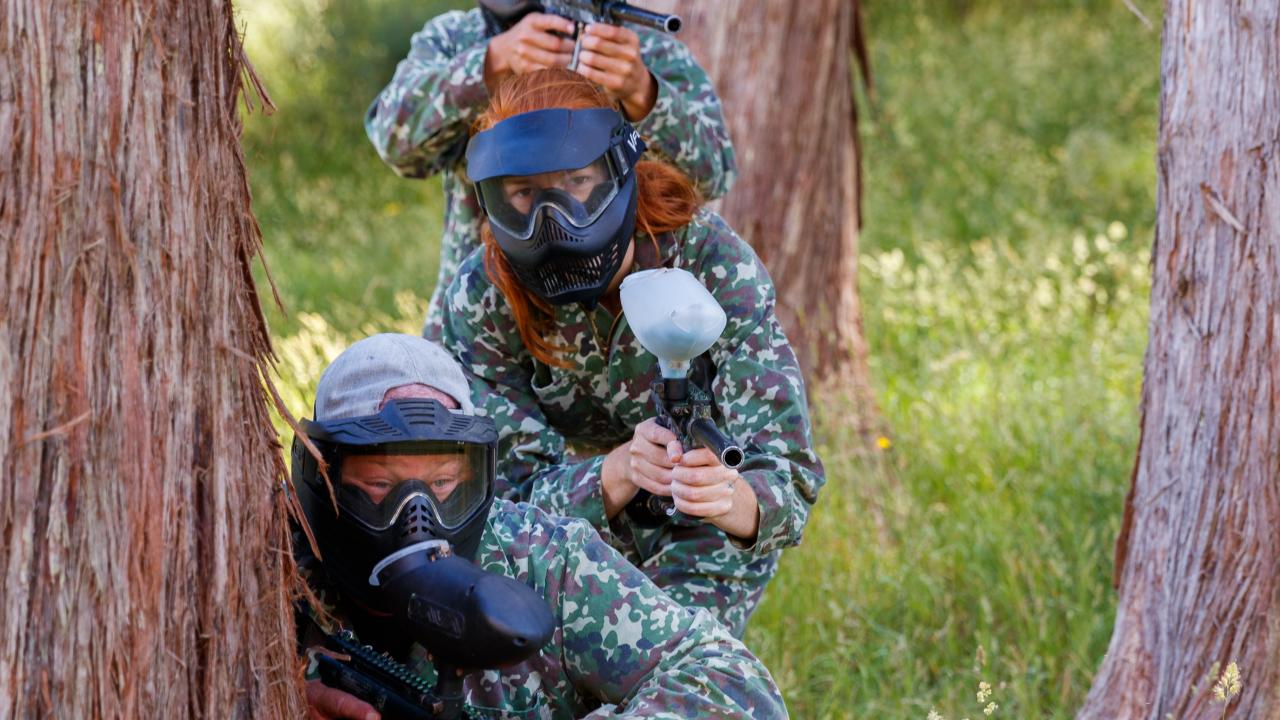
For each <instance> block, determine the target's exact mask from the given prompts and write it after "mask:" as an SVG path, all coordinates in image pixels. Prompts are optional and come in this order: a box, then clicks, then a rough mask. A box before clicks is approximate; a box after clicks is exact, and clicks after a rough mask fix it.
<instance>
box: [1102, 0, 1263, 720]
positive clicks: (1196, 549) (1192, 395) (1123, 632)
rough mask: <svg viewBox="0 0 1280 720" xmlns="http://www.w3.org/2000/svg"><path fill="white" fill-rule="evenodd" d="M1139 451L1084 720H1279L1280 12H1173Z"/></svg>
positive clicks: (1174, 2)
mask: <svg viewBox="0 0 1280 720" xmlns="http://www.w3.org/2000/svg"><path fill="white" fill-rule="evenodd" d="M1161 65H1162V67H1161V74H1162V78H1163V81H1162V92H1161V118H1160V149H1159V158H1158V159H1159V163H1158V173H1159V177H1158V183H1159V187H1158V195H1157V200H1158V206H1157V208H1158V209H1157V212H1158V215H1159V217H1158V220H1157V228H1156V239H1155V249H1154V251H1153V253H1152V270H1153V273H1154V277H1153V282H1152V288H1151V321H1150V344H1149V346H1148V348H1147V355H1146V366H1145V381H1144V383H1143V391H1142V418H1141V433H1142V434H1141V441H1140V443H1139V448H1138V457H1137V464H1136V466H1135V469H1134V475H1133V480H1132V487H1131V488H1130V491H1129V497H1128V498H1127V499H1126V501H1125V517H1124V524H1123V527H1122V529H1121V534H1120V539H1119V540H1118V542H1117V546H1116V578H1117V581H1118V586H1119V593H1120V597H1119V607H1118V609H1117V612H1116V622H1115V629H1114V634H1113V635H1112V638H1111V647H1110V648H1109V650H1108V652H1107V656H1106V658H1105V659H1104V660H1103V663H1102V667H1101V669H1100V670H1099V671H1098V676H1097V677H1096V678H1095V679H1094V685H1093V688H1092V690H1091V691H1090V693H1089V696H1088V699H1087V700H1086V703H1085V706H1084V708H1083V709H1082V710H1081V711H1080V715H1079V716H1080V717H1081V718H1150V719H1151V720H1164V718H1166V717H1174V718H1178V719H1179V720H1191V719H1193V718H1218V717H1221V716H1222V713H1223V709H1224V707H1223V704H1222V703H1221V702H1220V701H1218V700H1216V699H1215V698H1214V697H1213V693H1212V690H1211V687H1212V685H1213V682H1212V680H1209V681H1208V682H1206V680H1205V675H1206V673H1207V672H1208V671H1209V670H1210V668H1211V667H1212V666H1213V665H1214V663H1219V664H1220V666H1221V667H1225V666H1226V665H1227V664H1228V663H1230V662H1232V661H1236V662H1238V663H1239V667H1240V673H1241V676H1242V679H1243V693H1242V694H1241V695H1240V696H1239V697H1238V698H1236V699H1235V700H1234V701H1233V702H1232V703H1231V704H1230V705H1229V706H1228V707H1227V710H1228V715H1229V716H1230V717H1239V718H1275V717H1280V700H1278V692H1280V685H1278V683H1277V680H1278V679H1280V677H1278V673H1280V626H1278V623H1280V560H1278V558H1280V530H1278V529H1277V528H1280V414H1278V413H1277V410H1278V408H1277V406H1278V405H1280V316H1278V315H1277V311H1278V310H1280V6H1278V5H1277V4H1276V2H1275V0H1241V1H1240V2H1232V3H1193V2H1192V1H1191V0H1170V2H1169V3H1168V6H1167V10H1166V15H1165V26H1164V53H1163V59H1162V63H1161Z"/></svg>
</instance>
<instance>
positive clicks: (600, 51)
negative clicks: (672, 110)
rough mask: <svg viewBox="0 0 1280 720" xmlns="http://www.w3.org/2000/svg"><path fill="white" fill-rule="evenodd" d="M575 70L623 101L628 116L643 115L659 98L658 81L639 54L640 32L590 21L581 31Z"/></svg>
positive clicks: (630, 118) (640, 116) (633, 118)
mask: <svg viewBox="0 0 1280 720" xmlns="http://www.w3.org/2000/svg"><path fill="white" fill-rule="evenodd" d="M577 70H578V74H580V75H582V76H583V77H585V78H586V79H588V80H590V81H591V82H593V83H595V84H597V85H599V86H601V87H603V88H604V89H605V92H607V93H609V96H610V97H612V98H613V99H614V100H617V101H619V102H621V103H622V108H623V110H625V111H626V113H627V119H628V120H630V121H632V122H636V121H639V120H642V119H644V117H645V116H646V115H648V114H649V111H650V110H652V109H653V105H654V103H656V102H657V101H658V81H656V80H654V79H653V75H651V74H649V68H648V67H646V66H645V64H644V58H642V57H640V36H639V35H636V34H635V32H633V31H632V30H629V29H627V28H624V27H621V26H618V25H609V24H607V23H592V24H590V25H588V26H587V28H586V30H585V31H584V32H583V35H582V52H581V53H580V54H579V55H578V67H577Z"/></svg>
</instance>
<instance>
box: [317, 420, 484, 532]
mask: <svg viewBox="0 0 1280 720" xmlns="http://www.w3.org/2000/svg"><path fill="white" fill-rule="evenodd" d="M494 462H495V457H494V453H493V449H492V446H489V445H479V444H476V443H464V442H454V441H422V442H405V443H395V444H387V445H370V446H367V447H364V448H361V449H360V450H359V451H358V452H353V453H348V454H347V455H346V456H345V457H344V458H343V459H342V472H341V483H342V484H341V487H340V489H339V491H338V508H339V511H340V512H342V513H349V514H350V515H351V517H352V518H354V519H355V520H356V521H358V522H359V523H361V524H363V525H365V526H366V527H367V528H369V529H370V530H373V531H383V530H386V529H388V528H390V527H391V526H392V525H394V524H395V523H396V521H397V520H398V519H400V516H401V515H402V514H404V513H406V512H413V511H414V509H415V508H421V507H422V506H423V503H420V502H412V501H413V500H414V499H415V498H423V499H425V500H426V503H425V505H426V506H427V507H429V508H430V512H431V514H432V515H433V516H434V520H435V523H436V524H437V525H438V526H439V527H441V528H443V529H445V530H456V529H458V528H460V527H462V526H464V525H466V524H467V523H468V521H470V520H471V519H472V518H473V517H474V516H475V515H476V514H477V513H478V512H482V511H483V510H484V508H485V506H486V504H487V499H488V497H489V494H490V492H491V487H492V485H493V473H494Z"/></svg>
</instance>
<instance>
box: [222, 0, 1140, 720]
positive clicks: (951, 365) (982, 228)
mask: <svg viewBox="0 0 1280 720" xmlns="http://www.w3.org/2000/svg"><path fill="white" fill-rule="evenodd" d="M447 4H448V3H436V4H430V3H429V4H428V5H430V7H425V6H423V5H421V4H419V3H418V2H412V1H410V0H365V2H363V3H357V2H337V0H329V1H328V2H326V1H325V0H283V2H282V3H270V2H268V1H267V0H254V1H253V2H249V3H247V4H245V5H244V6H243V8H244V10H243V12H244V17H245V22H246V25H247V40H248V43H249V48H250V53H251V57H252V58H253V59H254V60H255V61H256V62H257V64H258V67H259V70H260V71H261V72H262V73H263V74H264V76H265V78H266V81H267V84H268V88H269V89H271V90H272V91H273V93H274V94H275V96H276V98H277V100H278V101H279V104H280V106H281V108H280V110H279V112H277V113H276V114H275V115H274V116H272V117H252V118H250V120H249V131H248V137H247V140H246V147H247V150H248V154H249V161H250V165H251V176H252V182H253V189H254V193H255V200H256V203H255V210H256V212H257V215H258V218H259V220H260V221H261V223H262V226H263V229H264V233H265V234H266V259H267V261H268V263H269V264H270V266H271V267H272V270H273V272H274V277H275V280H276V281H277V283H278V285H279V287H280V290H281V295H282V296H283V299H284V303H285V309H286V312H283V313H281V312H278V311H275V310H272V311H271V313H270V319H271V322H272V328H273V334H274V336H275V339H276V346H277V350H278V352H279V354H280V358H281V365H280V372H281V375H280V384H281V386H282V390H283V392H284V394H285V397H286V402H287V403H288V405H289V407H290V408H291V409H292V411H293V412H295V413H299V414H303V415H305V414H308V413H309V404H310V400H311V397H312V393H313V392H314V384H315V382H316V380H317V379H318V375H319V372H320V370H321V369H322V368H323V367H324V365H325V364H326V363H327V362H328V360H329V359H331V358H332V357H333V356H334V355H336V354H337V352H339V351H340V350H341V349H342V348H343V347H344V346H345V344H346V343H348V342H349V341H351V340H353V339H356V338H358V337H360V336H362V335H364V334H366V333H368V332H373V331H379V330H387V329H397V330H401V331H405V332H416V331H417V329H418V327H419V326H420V324H421V319H422V313H423V311H424V308H425V298H426V296H427V295H428V294H429V292H430V290H431V286H432V284H433V282H434V278H435V267H436V255H437V253H438V236H439V232H440V224H441V208H440V198H439V185H438V181H437V180H429V181H426V182H411V181H406V180H401V179H399V178H397V177H395V176H394V174H392V173H391V172H390V171H389V170H387V169H385V168H384V167H383V166H382V165H381V164H380V163H379V161H378V160H377V158H376V157H375V156H374V154H373V151H372V149H371V148H370V147H369V145H368V143H367V141H366V140H365V139H364V136H363V131H362V130H361V127H360V118H361V114H362V113H363V111H364V108H365V106H366V105H367V103H368V101H369V100H371V99H372V97H373V94H374V93H376V91H377V90H378V89H379V88H380V87H381V84H382V83H384V82H385V81H386V80H387V79H389V77H390V73H391V71H392V69H393V67H394V62H395V60H396V59H398V57H399V56H400V55H401V54H403V52H404V50H405V48H406V47H407V42H408V35H409V33H410V32H411V30H412V29H413V28H415V27H416V26H417V25H419V24H420V23H421V22H422V21H424V20H425V19H426V18H427V17H429V16H430V14H431V13H432V12H433V11H434V10H435V9H436V8H438V7H443V6H444V5H447ZM455 4H457V5H462V6H466V5H469V4H470V3H467V2H459V3H455ZM1137 4H1138V5H1139V6H1140V7H1141V9H1142V10H1143V11H1144V12H1146V13H1147V15H1148V16H1149V17H1152V19H1153V20H1155V21H1157V22H1158V20H1159V19H1158V17H1157V16H1158V8H1157V7H1155V3H1154V0H1138V1H1137ZM370 8H372V9H370ZM867 13H868V16H867V21H868V32H869V36H870V41H871V47H872V52H873V67H874V70H875V73H876V79H877V88H876V92H875V94H874V97H873V102H872V104H871V105H870V106H868V105H867V104H866V103H865V102H864V103H863V114H862V121H863V124H862V128H863V150H864V162H865V171H866V183H867V185H866V198H865V204H866V226H865V229H864V235H863V238H862V244H863V248H862V257H861V276H860V278H859V280H860V285H861V292H862V298H863V303H864V310H865V318H864V320H865V324H866V331H867V336H868V340H869V342H870V346H871V363H872V373H873V381H874V383H875V386H876V391H877V394H878V400H879V402H880V405H881V408H882V410H883V412H884V415H885V421H886V426H887V427H888V428H891V430H890V431H889V433H888V435H887V437H885V438H884V439H883V442H882V443H881V445H882V448H881V449H880V450H879V451H878V452H876V453H875V454H874V455H872V456H869V457H868V456H861V455H859V454H857V453H855V452H854V451H853V449H852V439H851V438H850V437H848V432H849V431H848V430H847V428H849V427H850V423H849V422H848V419H847V418H846V417H845V416H844V414H843V413H844V409H845V407H846V406H845V405H844V404H842V403H841V401H840V399H839V398H838V397H824V398H821V399H820V400H819V401H818V402H817V405H816V406H815V408H814V410H815V420H816V425H815V427H816V435H817V442H818V444H819V448H820V451H821V453H822V456H823V458H824V460H825V462H826V465H827V470H828V476H829V482H828V485H827V489H826V490H825V491H824V492H823V495H822V497H821V498H820V501H819V504H818V506H817V507H816V509H815V511H814V514H813V517H812V520H811V523H810V525H809V528H808V531H807V533H806V538H805V542H804V544H803V545H802V546H801V547H800V548H797V549H794V550H790V551H788V552H787V553H786V554H785V555H784V558H783V564H782V570H781V573H780V575H779V577H778V578H777V579H776V580H775V581H774V582H773V584H772V585H771V586H770V588H769V590H768V592H767V594H766V596H765V600H764V602H763V603H762V605H761V608H760V610H759V612H758V613H757V615H756V617H755V618H754V619H753V621H752V625H751V627H750V628H749V630H748V633H747V638H746V639H747V643H748V645H750V646H751V647H752V648H753V649H754V650H755V651H756V652H757V653H758V654H759V655H760V656H761V657H762V659H764V661H765V662H766V664H767V665H768V666H769V667H770V669H771V670H772V671H773V672H774V674H775V677H776V678H777V680H778V682H779V684H780V685H781V687H782V689H783V691H784V693H785V695H786V697H787V701H788V704H789V706H790V708H791V710H792V714H793V716H794V717H797V718H843V717H884V718H920V719H923V718H925V717H926V716H927V715H928V713H929V712H930V710H931V709H933V708H936V711H937V712H938V713H940V714H941V715H943V716H945V717H947V718H962V717H970V718H976V717H985V716H984V715H983V714H982V708H983V707H984V705H985V704H986V702H995V703H996V704H997V705H998V706H999V707H998V708H997V709H995V710H994V711H993V715H992V717H1006V718H1040V717H1054V718H1059V717H1069V716H1071V714H1072V713H1073V711H1074V708H1075V707H1077V706H1078V705H1079V703H1080V701H1081V699H1082V698H1083V696H1084V693H1085V692H1086V690H1087V687H1088V684H1089V680H1090V677H1091V675H1092V673H1093V672H1094V670H1095V669H1096V667H1097V665H1098V662H1099V660H1100V659H1101V656H1102V654H1103V652H1104V651H1105V649H1106V643H1107V639H1108V637H1109V635H1110V629H1111V622H1112V616H1113V612H1114V598H1113V595H1112V593H1111V590H1110V572H1111V562H1112V546H1113V543H1114V538H1115V533H1116V529H1117V526H1118V521H1119V511H1120V507H1121V502H1122V498H1123V493H1124V491H1125V489H1126V487H1127V482H1128V476H1129V472H1130V469H1131V463H1132V460H1133V454H1134V447H1135V442H1136V429H1137V416H1136V402H1137V398H1138V392H1139V387H1140V381H1141V377H1140V372H1141V359H1142V353H1143V347H1144V343H1145V337H1146V332H1145V328H1146V297H1147V291H1148V285H1147V283H1148V274H1149V272H1148V262H1149V258H1148V254H1147V253H1148V250H1147V248H1148V247H1149V246H1150V239H1151V227H1152V215H1153V212H1154V200H1153V188H1154V170H1153V154H1154V137H1155V121H1156V105H1157V100H1158V62H1157V54H1158V43H1159V39H1158V37H1157V33H1156V32H1153V31H1148V30H1147V29H1146V28H1144V27H1143V25H1142V24H1141V23H1140V22H1139V21H1138V20H1137V19H1136V18H1135V17H1134V16H1133V15H1132V14H1131V13H1130V12H1129V11H1128V10H1126V9H1125V7H1124V6H1123V4H1122V3H1120V2H1118V1H1116V2H1104V1H1103V0H1064V1H1063V2H1048V1H1047V0H1029V1H1028V2H1025V3H1020V4H1016V5H1015V4H1008V3H994V2H976V1H975V2H968V1H965V0H933V1H932V2H925V0H907V1H904V2H893V3H880V2H872V3H868V4H867ZM863 100H864V101H865V100H866V98H863ZM264 282H265V280H264ZM262 287H263V288H264V289H265V285H263V286H262ZM264 297H267V295H265V294H264ZM982 681H986V682H989V683H990V684H991V686H992V687H991V695H990V697H989V698H987V700H986V701H984V702H979V701H978V698H977V692H978V688H979V683H980V682H982Z"/></svg>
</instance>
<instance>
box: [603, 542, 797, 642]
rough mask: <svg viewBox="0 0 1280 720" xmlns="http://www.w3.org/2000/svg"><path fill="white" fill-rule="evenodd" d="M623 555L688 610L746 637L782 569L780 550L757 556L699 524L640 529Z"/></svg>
mask: <svg viewBox="0 0 1280 720" xmlns="http://www.w3.org/2000/svg"><path fill="white" fill-rule="evenodd" d="M635 535H636V537H635V540H636V543H635V545H638V546H639V547H640V550H639V551H637V550H636V547H635V545H632V544H631V543H627V544H628V545H629V546H630V547H628V548H627V550H625V551H624V552H623V554H624V555H625V556H626V557H627V559H628V560H630V561H631V562H632V563H633V564H635V565H636V566H637V567H639V568H640V570H641V571H642V572H643V573H644V574H645V575H647V576H648V577H649V579H650V580H652V581H653V583H654V584H655V585H657V586H658V587H660V588H662V589H663V590H664V591H665V592H666V593H667V594H668V595H670V596H671V597H672V599H674V600H675V601H676V602H678V603H680V604H681V605H684V606H685V607H699V608H706V609H707V610H709V611H710V612H711V614H712V615H714V616H715V617H716V618H717V619H718V620H720V622H722V623H724V624H725V626H726V627H728V628H729V630H730V632H732V633H733V636H734V637H737V638H741V637H742V634H743V633H744V632H745V631H746V629H747V620H749V619H750V618H751V613H753V612H755V609H756V606H757V605H759V603H760V598H761V597H762V596H763V595H764V588H765V585H767V584H768V582H769V580H771V579H772V578H773V576H774V574H775V573H776V572H777V571H778V554H779V553H778V552H773V553H770V554H768V555H757V554H755V553H754V552H752V551H750V550H741V549H739V548H737V547H735V546H734V545H733V543H731V542H730V541H729V539H728V537H727V536H726V535H725V534H724V533H723V532H722V531H720V530H719V529H717V528H715V527H713V526H711V525H708V524H705V523H696V522H695V521H684V522H673V523H669V524H667V525H664V526H663V527H661V528H657V529H654V530H641V529H637V530H635Z"/></svg>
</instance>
